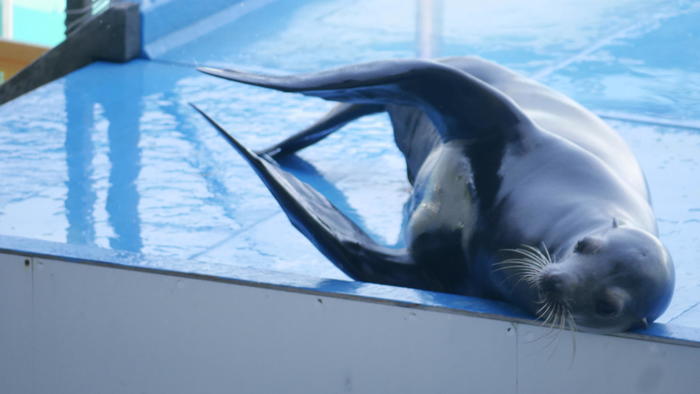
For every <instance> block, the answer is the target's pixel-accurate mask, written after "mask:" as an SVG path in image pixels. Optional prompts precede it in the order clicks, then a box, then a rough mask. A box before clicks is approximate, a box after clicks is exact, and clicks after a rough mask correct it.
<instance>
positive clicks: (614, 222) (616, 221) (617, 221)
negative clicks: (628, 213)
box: [612, 218, 625, 228]
mask: <svg viewBox="0 0 700 394" xmlns="http://www.w3.org/2000/svg"><path fill="white" fill-rule="evenodd" d="M624 225H625V222H624V221H623V220H620V219H618V218H613V220H612V226H613V228H618V227H620V226H624Z"/></svg>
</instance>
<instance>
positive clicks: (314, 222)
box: [203, 58, 674, 332]
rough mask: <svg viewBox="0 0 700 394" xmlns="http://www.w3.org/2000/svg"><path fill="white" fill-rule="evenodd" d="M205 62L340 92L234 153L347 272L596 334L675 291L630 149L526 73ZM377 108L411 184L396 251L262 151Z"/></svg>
mask: <svg viewBox="0 0 700 394" xmlns="http://www.w3.org/2000/svg"><path fill="white" fill-rule="evenodd" d="M203 71H205V72H208V73H211V74H214V75H217V76H222V77H225V78H228V79H233V80H237V81H240V82H244V83H249V84H253V85H258V86H265V87H272V88H275V89H279V90H283V91H296V92H301V93H304V94H308V95H314V96H320V97H323V98H327V99H333V100H339V101H345V102H349V103H351V104H342V106H344V107H341V108H339V109H336V110H335V111H337V112H336V113H335V114H332V115H331V116H328V117H326V118H324V119H323V120H322V122H320V123H318V124H317V125H314V126H312V127H310V128H309V129H307V130H305V131H303V132H301V133H299V134H297V135H295V136H293V137H291V138H290V139H288V140H286V141H284V142H283V143H281V144H278V145H277V146H275V147H273V149H271V150H268V151H265V152H264V153H265V154H262V155H260V156H258V155H255V154H252V153H251V152H249V151H248V152H242V153H243V154H244V156H245V157H246V158H248V160H249V161H250V162H251V164H253V166H254V167H256V166H257V168H259V169H258V173H259V175H261V177H262V178H263V180H265V181H266V184H267V185H268V187H269V188H270V190H271V191H272V192H273V194H274V195H275V197H276V198H277V200H278V201H279V202H280V204H281V205H282V206H283V207H284V208H285V211H286V212H287V214H288V216H289V217H290V220H292V223H294V224H295V226H297V228H299V229H300V230H301V231H302V232H303V233H304V234H305V235H306V236H307V237H308V238H309V239H310V240H311V241H312V242H314V244H316V245H317V246H318V247H319V249H320V250H321V251H322V252H324V253H325V254H326V255H327V256H329V258H330V259H331V260H332V261H334V262H335V263H336V265H338V266H339V267H340V268H341V269H343V270H344V271H345V272H347V273H348V274H350V275H351V276H352V277H354V278H356V279H358V280H365V281H373V282H378V283H389V284H398V285H405V286H410V287H417V288H423V289H429V290H438V291H445V292H451V293H457V294H466V295H473V296H481V297H489V298H496V299H504V300H507V301H509V302H512V303H514V304H517V305H519V306H521V307H523V308H525V309H526V310H528V311H530V312H531V313H533V314H534V315H536V316H538V317H540V318H542V319H543V320H545V321H546V322H547V323H548V324H552V325H560V326H572V327H573V326H575V325H578V326H579V327H582V328H583V329H586V330H590V331H602V332H610V331H621V330H626V329H629V328H631V327H635V326H639V325H644V324H646V323H647V322H650V321H653V320H654V319H655V318H656V317H658V316H659V315H660V314H661V313H662V312H663V310H664V309H665V308H666V306H667V305H668V303H669V301H670V297H671V294H672V289H673V281H674V273H673V265H672V261H671V258H670V256H669V254H668V252H667V251H666V249H665V247H663V245H662V244H661V243H660V242H659V241H658V238H657V237H658V234H657V227H656V220H655V218H654V214H653V211H652V209H651V203H650V198H649V192H648V189H647V185H646V182H645V179H644V176H643V174H642V171H641V169H640V167H639V165H638V163H637V161H636V159H635V158H634V156H633V154H632V153H631V152H630V150H629V149H628V148H627V146H626V145H625V143H624V141H623V140H622V139H621V138H620V137H619V136H618V135H617V134H615V132H614V131H613V130H611V129H610V128H609V127H608V126H607V125H606V124H605V123H604V122H602V121H601V120H600V119H599V118H598V117H596V116H595V115H593V114H592V113H590V112H589V111H587V110H586V109H584V108H583V107H581V106H580V105H578V104H576V103H575V102H573V101H572V100H570V99H568V98H566V97H565V96H563V95H561V94H559V93H556V92H554V91H552V90H551V89H549V88H546V87H544V86H542V85H540V84H538V83H537V82H535V81H532V80H529V79H527V78H524V77H522V76H519V75H518V74H515V73H513V72H511V71H509V70H507V69H505V68H503V67H501V66H498V65H496V64H494V63H491V62H488V61H485V60H482V59H478V58H449V59H442V60H439V61H438V62H425V61H394V62H384V63H370V64H367V65H359V66H355V67H352V66H351V67H347V68H343V69H339V70H334V71H329V72H324V73H319V74H312V75H310V76H307V77H304V76H302V77H295V78H290V79H289V80H285V79H283V78H282V77H262V76H253V75H251V74H243V73H239V72H234V71H230V70H213V71H212V69H206V70H203ZM380 110H385V111H386V112H387V113H388V114H389V116H390V118H391V123H392V126H393V130H394V137H395V140H396V143H397V145H398V147H399V149H400V150H401V152H402V153H403V154H404V156H405V158H406V167H407V176H408V179H409V181H410V182H411V184H412V185H413V189H412V192H411V195H410V198H409V201H408V202H407V204H406V207H405V215H406V220H405V223H406V228H405V229H404V234H405V237H406V239H405V242H406V245H407V248H406V249H405V250H402V251H395V250H386V249H384V248H381V247H379V246H377V245H376V244H373V243H372V241H371V240H369V239H368V238H367V237H366V236H365V235H364V234H363V233H362V232H361V230H359V229H358V228H356V227H353V225H352V223H348V221H347V219H346V218H344V217H340V216H338V213H337V212H335V211H332V206H331V208H329V207H327V206H326V203H327V201H321V202H319V197H317V196H316V194H314V193H313V192H312V191H309V190H308V189H309V188H308V187H307V186H284V185H282V186H276V185H275V182H277V181H275V179H276V178H275V177H277V178H280V177H281V178H284V179H286V180H287V181H289V177H290V176H291V175H289V174H287V175H280V174H283V172H279V171H281V170H279V169H277V168H275V167H274V166H272V167H271V164H274V162H273V161H271V160H270V159H269V156H267V154H268V153H269V154H272V153H274V154H280V153H285V154H286V153H290V152H293V151H295V150H297V149H300V148H303V147H304V146H306V145H309V144H311V143H313V142H315V141H317V140H319V139H321V138H323V137H325V136H326V135H327V134H328V133H330V132H332V131H334V130H336V129H337V128H339V127H340V126H342V124H344V123H347V122H348V121H350V120H352V119H354V118H355V117H357V116H361V115H364V114H367V113H373V112H378V111H380ZM237 149H238V148H237ZM239 151H240V149H239ZM266 157H267V158H266ZM256 160H258V161H256ZM256 163H257V164H256ZM271 174H272V175H271ZM273 178H275V179H273ZM285 182H286V181H285ZM291 182H292V183H294V182H295V181H294V180H292V181H291ZM282 183H284V182H282ZM284 193H289V195H284ZM310 194H313V196H312V197H309V195H310ZM300 201H304V203H306V204H307V205H305V206H302V207H301V208H297V207H296V204H299V202H300ZM309 201H313V202H312V203H309ZM302 205H303V204H302ZM319 207H321V208H319ZM299 212H301V213H299ZM307 216H309V218H307ZM329 223H333V224H331V225H329ZM357 250H360V251H359V252H358V251H357Z"/></svg>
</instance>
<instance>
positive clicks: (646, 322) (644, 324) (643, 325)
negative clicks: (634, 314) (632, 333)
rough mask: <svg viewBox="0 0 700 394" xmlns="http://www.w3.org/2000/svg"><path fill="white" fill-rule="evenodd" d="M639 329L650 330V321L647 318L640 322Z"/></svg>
mask: <svg viewBox="0 0 700 394" xmlns="http://www.w3.org/2000/svg"><path fill="white" fill-rule="evenodd" d="M639 327H640V328H643V329H645V330H646V329H647V328H649V320H647V318H646V317H645V318H643V319H642V321H640V322H639Z"/></svg>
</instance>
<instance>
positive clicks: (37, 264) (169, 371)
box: [0, 255, 700, 394]
mask: <svg viewBox="0 0 700 394" xmlns="http://www.w3.org/2000/svg"><path fill="white" fill-rule="evenodd" d="M0 318H1V320H0V393H8V394H9V393H55V394H58V393H71V394H74V393H324V394H327V393H342V392H357V393H539V394H542V393H578V392H580V393H646V392H649V393H687V392H692V391H693V390H695V389H696V388H697V387H698V386H699V385H700V376H698V374H697V368H698V366H699V365H700V349H699V348H695V347H689V346H679V345H671V344H664V343H658V342H644V341H638V340H634V339H629V338H620V337H611V336H599V335H589V334H583V333H577V334H576V335H575V343H576V350H575V354H574V353H573V346H572V343H573V342H572V335H571V333H569V332H561V333H549V334H547V333H548V330H547V329H544V328H541V327H537V326H530V325H526V324H519V323H511V322H507V321H500V320H490V319H485V318H480V317H476V316H470V315H466V314H464V313H458V312H454V313H452V312H450V311H434V310H422V309H420V308H415V307H407V306H401V305H396V304H395V303H388V302H387V303H382V302H377V301H370V300H361V299H359V300H358V299H349V298H347V297H343V296H338V295H333V294H327V295H315V294H310V293H308V292H301V291H299V292H297V291H294V290H284V289H280V288H274V287H272V288H263V287H254V286H247V285H242V284H234V283H230V282H226V281H220V280H206V279H201V278H193V277H186V276H177V275H167V274H163V273H157V272H144V271H136V270H133V269H123V268H118V267H113V266H103V265H93V264H80V263H70V262H62V261H57V260H49V259H43V258H34V259H32V261H31V264H30V266H29V267H25V263H24V258H23V257H21V256H20V257H18V256H12V255H0ZM543 335H545V337H544V338H541V337H542V336H543Z"/></svg>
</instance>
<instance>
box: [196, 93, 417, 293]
mask: <svg viewBox="0 0 700 394" xmlns="http://www.w3.org/2000/svg"><path fill="white" fill-rule="evenodd" d="M192 107H194V109H196V110H197V111H198V112H199V113H200V114H202V115H203V116H204V118H205V119H206V120H207V121H208V122H209V123H210V124H211V125H212V126H214V127H215V128H216V129H217V130H218V131H219V133H220V134H221V135H222V136H223V137H224V138H226V140H227V141H228V142H229V143H230V144H231V145H232V146H233V147H234V148H235V149H236V150H237V151H238V153H240V154H241V156H243V158H245V159H246V161H248V163H249V164H250V165H251V167H253V169H254V170H255V172H256V173H257V174H258V176H259V177H260V179H262V181H263V182H264V183H265V186H267V188H268V189H269V190H270V192H271V193H272V195H273V196H274V197H275V199H276V200H277V202H278V203H279V204H280V206H281V207H282V209H283V210H284V212H285V214H286V215H287V217H288V218H289V221H290V222H291V223H292V224H293V225H294V227H296V228H297V229H298V230H299V231H300V232H301V233H302V234H304V236H306V238H308V239H309V240H310V241H311V242H312V243H313V244H314V245H316V247H317V248H318V249H319V250H320V251H321V252H322V253H323V254H324V255H325V256H326V257H328V258H329V259H330V260H331V261H333V263H334V264H335V265H336V266H337V267H338V268H340V269H341V270H342V271H343V272H345V273H346V274H348V275H349V276H350V277H352V278H354V279H357V280H361V281H367V282H376V283H384V284H390V285H400V286H411V287H418V288H425V287H426V282H425V280H424V279H423V278H422V276H421V274H420V270H419V268H418V267H417V266H416V265H415V264H413V262H412V261H411V258H410V256H409V254H408V253H407V251H406V250H405V249H390V248H385V247H382V246H380V245H377V244H376V243H375V242H374V241H373V240H372V239H371V238H369V237H368V236H367V234H365V233H364V231H362V230H361V229H360V228H359V227H358V226H357V225H356V224H355V223H353V222H352V221H351V220H350V219H348V218H347V217H346V216H345V215H343V213H341V212H340V211H338V209H336V208H335V207H334V206H333V204H331V203H330V202H329V201H328V200H327V199H326V198H325V197H323V196H322V195H321V194H320V193H318V192H317V191H316V190H315V189H313V188H312V187H311V186H309V185H307V184H306V183H304V182H302V181H300V180H299V179H297V178H296V177H295V176H294V175H292V174H290V173H288V172H287V171H285V170H283V169H282V168H280V167H279V166H278V165H277V164H276V163H274V162H273V161H272V160H271V159H269V158H268V157H266V156H265V155H258V154H256V153H255V152H252V151H250V150H249V149H247V148H246V147H244V146H243V145H241V144H240V143H239V142H238V141H237V140H236V139H235V138H233V137H232V136H231V135H230V134H229V133H228V132H227V131H226V130H224V129H223V127H221V126H220V125H219V124H218V123H216V121H214V120H213V119H212V118H210V117H209V116H208V115H207V114H206V113H204V112H203V111H202V110H200V109H199V108H197V107H196V106H195V105H194V104H192Z"/></svg>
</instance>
